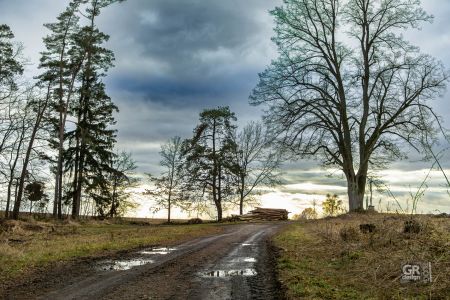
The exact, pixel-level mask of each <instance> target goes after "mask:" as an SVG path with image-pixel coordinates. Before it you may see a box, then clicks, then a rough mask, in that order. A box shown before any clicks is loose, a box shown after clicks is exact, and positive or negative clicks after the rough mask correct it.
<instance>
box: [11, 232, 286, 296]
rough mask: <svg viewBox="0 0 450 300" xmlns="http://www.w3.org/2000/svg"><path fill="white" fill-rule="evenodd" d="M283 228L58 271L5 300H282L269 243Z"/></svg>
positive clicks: (145, 251)
mask: <svg viewBox="0 0 450 300" xmlns="http://www.w3.org/2000/svg"><path fill="white" fill-rule="evenodd" d="M282 226H283V224H282V223H278V224H277V223H275V224H245V225H233V226H227V227H226V229H225V232H224V233H222V234H219V235H215V236H209V237H204V238H199V239H195V240H191V241H189V242H186V243H184V244H180V245H177V246H174V247H155V248H148V249H143V250H139V251H136V252H130V253H127V254H122V255H117V256H116V257H110V258H108V259H104V260H89V261H86V262H79V263H75V264H74V265H72V266H65V267H61V268H60V269H58V268H57V267H55V270H49V271H47V272H48V273H47V274H41V275H40V276H39V277H38V278H35V279H34V280H32V281H30V282H27V283H25V284H23V285H22V286H21V287H15V288H14V289H11V291H6V294H5V298H6V299H52V300H53V299H55V300H56V299H195V300H196V299H219V300H220V299H282V294H281V292H280V290H279V286H278V284H277V281H276V274H275V254H274V251H273V249H272V247H271V244H270V241H269V240H270V237H271V236H272V235H273V234H275V233H276V232H277V231H278V230H279V229H280V228H281V227H282ZM12 291H14V292H12Z"/></svg>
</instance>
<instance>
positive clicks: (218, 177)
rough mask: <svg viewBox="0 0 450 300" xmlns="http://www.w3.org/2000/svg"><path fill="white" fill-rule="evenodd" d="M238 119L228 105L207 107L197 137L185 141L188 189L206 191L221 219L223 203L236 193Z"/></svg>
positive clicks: (196, 132) (196, 130) (204, 194)
mask: <svg viewBox="0 0 450 300" xmlns="http://www.w3.org/2000/svg"><path fill="white" fill-rule="evenodd" d="M233 121H236V117H235V115H234V113H232V112H231V111H230V109H229V108H228V107H219V108H216V109H206V110H204V111H203V112H202V113H200V124H199V125H198V126H197V127H196V128H195V130H194V137H193V138H192V139H190V140H187V141H185V144H184V153H185V155H186V167H185V172H186V175H185V178H186V184H185V185H184V186H185V188H186V189H187V190H188V192H194V193H195V192H196V191H198V190H201V191H203V196H205V197H207V198H209V199H210V200H211V201H212V202H213V204H214V205H215V207H216V210H217V220H218V221H221V220H222V213H223V205H224V203H225V202H227V200H230V199H231V197H232V196H233V195H234V194H235V192H236V191H235V184H234V179H235V176H236V174H237V173H238V168H239V167H238V165H237V163H236V160H235V156H234V153H235V149H236V144H235V142H234V138H233V134H234V130H235V127H236V126H235V125H233V124H232V122H233Z"/></svg>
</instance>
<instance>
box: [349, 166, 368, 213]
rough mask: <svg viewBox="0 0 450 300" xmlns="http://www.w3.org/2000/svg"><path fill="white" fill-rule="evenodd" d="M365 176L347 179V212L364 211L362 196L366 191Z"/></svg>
mask: <svg viewBox="0 0 450 300" xmlns="http://www.w3.org/2000/svg"><path fill="white" fill-rule="evenodd" d="M366 177H367V175H365V174H360V175H357V176H354V177H348V178H347V193H348V201H349V210H350V211H351V212H352V211H362V210H363V209H364V194H365V191H366Z"/></svg>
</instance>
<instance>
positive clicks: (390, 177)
mask: <svg viewBox="0 0 450 300" xmlns="http://www.w3.org/2000/svg"><path fill="white" fill-rule="evenodd" d="M68 2H69V1H62V0H14V1H10V0H0V20H1V21H0V23H6V24H8V25H9V26H10V27H11V29H12V30H13V32H14V33H15V35H16V40H17V41H20V42H22V43H23V44H24V46H25V55H26V57H28V58H29V60H30V65H29V66H28V67H27V68H28V70H27V71H28V74H29V75H30V76H32V75H34V74H36V73H37V64H38V61H39V52H40V51H42V50H43V44H42V37H44V36H45V35H46V34H47V31H46V30H45V28H44V27H43V26H42V24H44V23H49V22H54V21H55V19H56V17H57V15H58V14H59V13H60V12H61V11H62V10H63V9H64V7H65V6H66V4H67V3H68ZM423 2H424V3H423V7H424V8H425V9H426V10H427V12H429V13H431V14H433V15H434V16H435V20H434V22H433V23H432V24H424V26H423V29H422V30H421V31H413V32H408V33H406V34H405V36H406V37H407V38H408V39H409V40H410V41H412V42H413V43H414V44H416V45H417V46H419V47H421V49H422V51H423V52H425V53H429V54H431V55H433V56H434V57H436V58H437V59H439V60H441V61H442V62H443V63H444V65H445V66H446V67H447V68H450V51H449V50H450V19H449V18H448V16H449V15H450V1H445V0H427V1H423ZM281 3H282V1H281V0H245V1H242V0H228V1H222V0H208V1H204V0H153V1H148V0H128V1H125V2H123V3H121V4H117V5H114V6H112V7H110V8H108V9H107V10H105V11H104V14H103V15H102V16H101V18H100V28H101V30H103V31H105V32H106V33H108V34H110V35H111V39H110V42H109V44H108V47H109V48H111V49H112V50H113V51H114V52H115V55H116V63H115V64H116V67H115V68H114V69H113V70H111V72H110V73H109V76H108V77H107V78H106V84H107V89H108V92H109V94H110V96H111V97H112V99H113V100H114V102H115V103H116V104H117V105H118V106H119V109H120V113H119V114H118V115H117V121H118V124H117V128H118V130H119V135H118V146H119V148H120V149H123V150H126V151H129V152H132V153H133V157H134V159H135V160H137V164H138V166H139V169H138V171H139V172H140V173H145V172H150V173H153V174H158V172H159V171H160V169H159V166H158V162H159V154H158V152H159V147H160V145H161V144H162V143H164V142H165V141H166V140H167V139H168V138H169V137H172V136H175V135H179V136H181V137H183V138H184V137H189V136H190V135H191V133H192V129H193V128H194V127H195V125H196V124H197V121H198V113H199V112H200V111H201V110H202V109H204V108H210V107H216V106H219V105H229V106H230V108H231V110H232V111H234V112H235V113H236V115H237V117H238V124H240V125H243V124H245V123H246V122H247V121H249V120H257V119H258V118H259V117H260V116H261V108H258V107H252V106H250V105H249V104H248V96H249V94H250V92H251V90H252V88H254V87H255V85H256V83H257V78H258V77H257V76H258V73H259V72H262V71H263V70H264V69H265V67H266V66H267V65H268V64H269V63H270V61H271V60H272V59H274V58H275V57H276V56H277V51H276V48H275V46H274V45H273V43H272V42H271V40H270V38H271V37H272V36H273V31H272V28H273V20H272V17H271V16H270V15H269V13H268V11H269V10H270V9H273V8H274V7H275V6H277V5H281ZM449 96H450V94H449V93H447V94H446V95H445V96H444V97H443V98H442V99H439V100H436V101H435V102H434V103H433V106H434V108H435V109H436V111H437V112H438V114H439V115H441V116H442V117H443V120H444V126H446V127H449V128H450V105H449ZM447 147H449V145H448V143H442V145H440V146H439V148H437V149H439V150H440V149H444V148H447ZM446 153H447V155H445V156H444V158H443V159H442V163H443V166H444V168H446V169H447V171H448V173H449V174H450V159H449V158H450V150H449V151H447V152H446ZM431 165H432V163H431V162H423V161H421V160H420V155H418V154H416V153H413V152H411V155H410V158H409V159H407V160H404V161H400V162H395V163H393V164H392V165H391V167H390V168H389V169H388V170H384V171H382V172H380V173H379V175H380V178H381V179H383V180H385V182H386V183H387V184H388V186H389V188H390V190H391V191H392V192H393V194H394V195H396V197H397V200H398V201H399V202H400V203H401V206H402V207H403V209H405V208H406V207H407V199H411V196H410V194H411V193H412V194H414V193H415V192H416V191H417V189H418V187H419V186H420V184H421V182H422V181H423V180H424V178H425V177H426V176H427V174H428V171H429V169H430V167H431ZM329 174H330V172H328V171H325V170H321V169H320V168H319V166H318V162H315V161H297V162H286V163H285V164H284V175H283V176H284V181H285V184H284V185H283V186H280V187H279V188H277V189H276V190H274V191H270V192H267V193H266V194H264V195H262V196H261V202H262V205H263V206H266V207H268V206H271V207H281V208H287V209H288V210H289V211H291V212H294V213H298V212H300V211H301V210H302V209H303V208H305V207H308V206H311V201H312V200H314V199H316V200H319V202H320V201H321V200H323V199H324V197H325V195H326V194H327V193H337V194H339V195H342V198H345V194H346V189H345V180H344V179H343V178H341V177H339V176H333V177H329V176H327V175H329ZM427 186H428V188H427V190H426V193H425V195H424V197H423V199H422V200H421V202H420V203H419V206H418V212H424V213H428V212H435V211H441V212H447V213H449V212H450V196H449V194H448V193H447V189H446V188H445V181H444V178H443V176H442V174H441V173H440V172H438V171H433V172H431V175H430V178H429V179H428V180H427ZM137 198H139V199H140V200H139V201H142V202H143V204H142V206H141V207H140V208H139V209H138V211H137V212H136V214H137V215H139V216H152V214H151V213H150V212H149V206H151V203H150V202H148V201H146V200H145V199H144V198H142V197H137ZM379 199H382V201H381V202H380V203H379V202H378V201H379ZM375 201H376V203H375V206H376V207H377V208H378V207H379V208H380V209H383V210H386V208H387V207H390V208H392V209H393V210H395V209H396V208H398V206H397V204H396V203H395V201H394V199H393V198H392V197H389V196H388V195H378V194H377V195H376V196H375ZM409 204H411V203H409ZM163 215H164V212H160V213H158V214H157V215H156V216H163Z"/></svg>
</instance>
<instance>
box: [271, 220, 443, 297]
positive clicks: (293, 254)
mask: <svg viewBox="0 0 450 300" xmlns="http://www.w3.org/2000/svg"><path fill="white" fill-rule="evenodd" d="M410 220H411V216H404V215H403V216H400V215H383V214H369V215H344V216H341V217H338V218H328V219H323V220H312V221H303V222H295V223H293V224H292V225H290V226H288V227H287V228H286V229H285V230H284V231H283V232H282V233H281V234H280V235H278V236H277V237H276V238H275V244H276V246H278V247H279V248H280V258H279V262H278V272H279V277H280V280H281V282H282V284H283V286H284V287H285V288H286V293H287V298H288V299H413V298H414V299H449V298H448V297H450V294H449V291H450V282H449V279H450V278H449V274H450V218H448V217H447V218H445V217H442V218H438V217H431V216H413V217H412V220H413V223H410V224H413V226H412V227H408V228H409V229H410V232H407V233H405V221H410ZM360 224H373V225H375V227H374V228H372V229H374V230H373V232H368V231H367V232H366V233H363V232H362V231H361V230H360ZM405 262H427V263H428V262H431V264H432V273H433V282H432V283H431V284H415V283H414V284H413V283H408V284H401V283H400V276H401V266H402V264H403V263H405Z"/></svg>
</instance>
